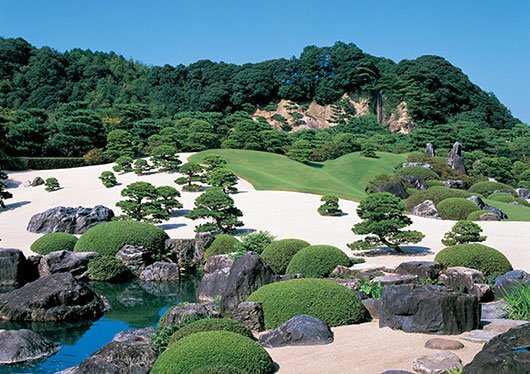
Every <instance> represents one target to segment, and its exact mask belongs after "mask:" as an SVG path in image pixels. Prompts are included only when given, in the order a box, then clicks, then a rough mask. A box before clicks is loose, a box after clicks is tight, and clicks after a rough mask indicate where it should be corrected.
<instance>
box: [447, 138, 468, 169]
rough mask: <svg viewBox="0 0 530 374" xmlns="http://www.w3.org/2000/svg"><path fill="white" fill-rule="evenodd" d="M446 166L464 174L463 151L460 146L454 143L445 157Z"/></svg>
mask: <svg viewBox="0 0 530 374" xmlns="http://www.w3.org/2000/svg"><path fill="white" fill-rule="evenodd" d="M447 165H448V166H449V167H450V168H451V169H452V170H456V171H459V172H461V173H463V174H466V166H465V160H464V150H463V148H462V144H460V143H459V142H456V143H455V144H453V148H452V149H451V151H450V152H449V155H448V156H447Z"/></svg>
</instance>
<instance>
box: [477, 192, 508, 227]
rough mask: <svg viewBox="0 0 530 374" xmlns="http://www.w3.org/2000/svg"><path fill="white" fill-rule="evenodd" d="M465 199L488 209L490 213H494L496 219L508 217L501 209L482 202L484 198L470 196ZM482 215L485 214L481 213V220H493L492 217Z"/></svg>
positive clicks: (482, 208) (483, 208)
mask: <svg viewBox="0 0 530 374" xmlns="http://www.w3.org/2000/svg"><path fill="white" fill-rule="evenodd" d="M467 199H468V200H469V201H471V202H473V203H474V204H475V205H476V206H478V207H479V208H480V209H481V210H488V211H489V212H490V214H493V215H495V217H496V218H497V220H498V221H500V220H503V219H507V218H508V216H507V215H506V214H505V213H504V212H503V211H502V210H500V209H499V208H495V207H494V206H491V205H487V204H486V203H485V202H484V200H482V199H481V198H480V197H478V196H470V197H468V198H467ZM482 216H485V214H483V215H481V218H482V219H481V220H483V221H493V219H491V218H492V217H486V216H485V217H482Z"/></svg>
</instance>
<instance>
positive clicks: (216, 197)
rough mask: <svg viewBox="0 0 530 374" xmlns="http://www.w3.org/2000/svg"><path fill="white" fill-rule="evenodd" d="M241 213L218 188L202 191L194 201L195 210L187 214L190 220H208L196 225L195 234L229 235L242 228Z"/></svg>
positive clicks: (232, 201) (230, 199)
mask: <svg viewBox="0 0 530 374" xmlns="http://www.w3.org/2000/svg"><path fill="white" fill-rule="evenodd" d="M241 216H243V213H242V212H241V211H240V210H239V209H238V208H236V207H235V206H234V200H233V199H232V198H231V197H230V196H229V195H228V194H226V193H224V192H223V190H222V189H220V188H219V187H212V188H209V189H207V190H206V191H204V192H203V193H202V194H201V195H200V196H199V197H198V198H197V199H195V208H194V209H193V210H192V211H191V212H190V213H188V215H187V217H188V218H190V219H203V218H206V219H208V218H209V219H210V221H209V222H207V223H203V224H200V225H198V226H197V227H196V228H195V231H197V232H208V231H216V230H218V231H221V232H223V233H229V232H232V231H234V230H235V228H236V227H240V226H243V222H241V221H239V219H238V218H239V217H241Z"/></svg>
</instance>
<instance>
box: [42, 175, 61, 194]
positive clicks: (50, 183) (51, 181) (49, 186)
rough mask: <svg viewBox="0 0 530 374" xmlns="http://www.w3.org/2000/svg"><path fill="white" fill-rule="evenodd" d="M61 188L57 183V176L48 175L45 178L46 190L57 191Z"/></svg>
mask: <svg viewBox="0 0 530 374" xmlns="http://www.w3.org/2000/svg"><path fill="white" fill-rule="evenodd" d="M60 188H61V185H60V184H59V181H58V180H57V178H54V177H50V178H46V181H45V182H44V189H45V190H46V191H48V192H53V191H57V190H59V189H60Z"/></svg>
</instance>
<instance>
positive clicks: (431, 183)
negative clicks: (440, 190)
mask: <svg viewBox="0 0 530 374" xmlns="http://www.w3.org/2000/svg"><path fill="white" fill-rule="evenodd" d="M425 183H426V184H427V186H428V187H435V186H436V187H443V186H444V184H443V182H442V181H439V180H434V179H429V180H426V181H425Z"/></svg>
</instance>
